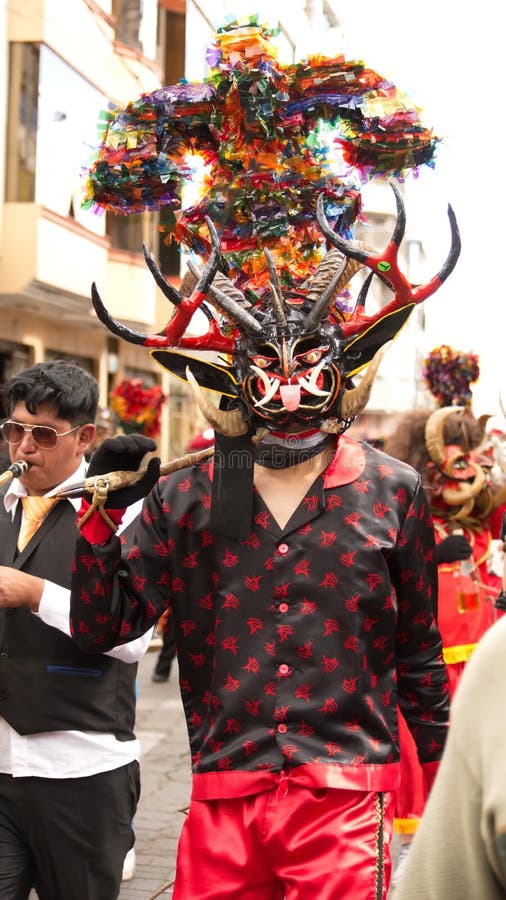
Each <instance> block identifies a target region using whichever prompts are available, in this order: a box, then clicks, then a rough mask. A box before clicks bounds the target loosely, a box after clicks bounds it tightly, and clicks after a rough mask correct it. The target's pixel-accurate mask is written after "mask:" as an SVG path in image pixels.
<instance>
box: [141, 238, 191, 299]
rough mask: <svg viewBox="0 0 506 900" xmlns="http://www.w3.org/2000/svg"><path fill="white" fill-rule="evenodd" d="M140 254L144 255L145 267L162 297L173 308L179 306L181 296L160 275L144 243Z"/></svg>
mask: <svg viewBox="0 0 506 900" xmlns="http://www.w3.org/2000/svg"><path fill="white" fill-rule="evenodd" d="M142 252H143V253H144V259H145V261H146V265H147V267H148V269H149V271H150V272H151V274H152V276H153V278H154V279H155V281H156V283H157V285H158V287H159V288H160V290H161V292H162V294H163V295H164V297H167V299H168V300H170V302H171V303H173V304H174V306H179V304H180V303H181V300H182V299H183V298H182V296H181V294H180V293H179V291H177V290H176V288H175V287H173V286H172V285H171V284H170V282H168V281H167V279H166V278H165V276H164V275H163V274H162V272H161V270H160V268H159V266H158V264H157V262H156V261H155V258H154V256H153V254H152V253H151V250H150V249H149V247H148V246H147V244H145V243H143V244H142Z"/></svg>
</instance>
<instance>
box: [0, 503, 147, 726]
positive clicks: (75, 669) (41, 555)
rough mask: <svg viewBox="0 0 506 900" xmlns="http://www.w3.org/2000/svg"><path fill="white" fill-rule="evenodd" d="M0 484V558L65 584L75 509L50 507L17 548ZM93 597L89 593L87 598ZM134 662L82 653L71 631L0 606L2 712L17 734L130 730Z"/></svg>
mask: <svg viewBox="0 0 506 900" xmlns="http://www.w3.org/2000/svg"><path fill="white" fill-rule="evenodd" d="M5 490H6V488H4V489H2V490H1V491H0V563H1V564H2V565H4V566H14V567H15V568H17V569H22V571H24V572H29V573H30V574H31V575H38V576H39V577H40V578H47V579H48V580H49V581H53V582H54V583H55V584H59V585H61V586H62V587H65V588H69V587H70V575H71V567H72V560H73V557H74V549H75V542H76V538H77V534H78V531H77V527H76V513H75V510H74V507H73V506H72V504H71V503H69V502H68V501H67V500H60V502H59V503H57V504H56V506H55V507H54V508H53V509H52V510H51V512H50V513H49V514H48V516H47V517H46V519H45V521H44V522H43V524H42V525H41V527H40V528H39V530H38V531H36V532H35V534H34V536H33V537H32V539H31V541H30V542H29V543H28V544H27V546H26V547H25V549H24V550H23V552H22V553H20V554H17V550H16V544H17V536H18V532H19V524H20V521H21V504H20V503H19V504H18V509H17V511H16V517H15V521H14V523H13V522H12V517H11V514H10V513H6V511H5V507H4V494H5ZM92 602H93V601H92ZM136 673H137V665H136V664H135V663H132V664H130V663H123V662H121V661H119V660H116V659H112V658H111V657H109V656H104V655H103V654H93V655H89V654H87V653H82V652H81V650H79V649H78V647H77V646H76V645H75V644H74V642H73V641H72V640H71V638H69V637H67V636H66V635H65V634H63V632H61V631H58V629H57V628H51V627H50V626H49V625H46V624H45V623H44V622H42V620H41V619H40V618H39V617H38V616H35V615H34V614H33V613H32V612H30V610H29V609H27V608H26V607H20V608H9V609H1V610H0V716H2V717H3V718H4V719H5V720H6V721H7V722H8V723H9V725H11V726H12V727H13V728H14V729H15V730H16V731H17V732H18V734H37V733H39V732H43V731H68V730H76V731H98V732H103V733H107V734H114V735H115V736H116V737H117V738H118V739H119V740H130V739H132V738H133V737H134V732H133V729H134V722H135V677H136Z"/></svg>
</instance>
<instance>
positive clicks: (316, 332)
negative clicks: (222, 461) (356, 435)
mask: <svg viewBox="0 0 506 900" xmlns="http://www.w3.org/2000/svg"><path fill="white" fill-rule="evenodd" d="M391 186H392V190H393V191H394V194H395V199H396V205H397V221H396V226H395V230H394V233H393V235H392V238H391V240H390V242H389V244H388V246H387V247H386V249H385V250H384V252H382V253H376V252H375V251H374V250H372V249H371V248H369V247H367V246H366V245H365V244H361V243H358V242H355V241H346V240H344V239H343V238H342V237H340V236H339V235H337V234H336V233H335V232H334V231H333V230H332V228H331V227H330V224H329V222H328V220H327V217H326V214H325V208H324V197H323V194H322V195H320V197H319V199H318V204H317V221H318V225H319V228H320V230H321V232H322V233H323V234H324V236H325V237H326V239H327V241H328V243H329V244H330V245H331V249H330V250H329V251H328V252H327V254H326V256H325V257H324V259H323V260H322V262H321V264H320V266H319V268H318V270H317V272H316V273H315V275H314V276H313V278H311V279H310V280H308V281H307V282H305V283H304V284H303V285H301V288H300V290H298V291H296V292H283V290H282V287H281V283H280V279H279V277H278V274H277V271H276V267H275V264H274V261H273V258H272V256H271V254H270V252H269V250H268V249H266V250H265V255H266V259H267V265H268V268H269V276H270V282H269V291H268V292H267V293H266V294H265V295H264V296H263V297H262V299H261V301H260V302H255V303H253V302H252V301H250V300H249V299H248V297H247V296H246V295H245V294H243V293H242V292H241V291H240V290H238V289H237V288H236V287H235V286H234V285H233V283H232V282H231V281H229V279H228V278H227V277H226V276H225V275H224V274H223V273H222V272H221V271H220V263H222V259H221V254H220V240H219V237H218V235H217V233H216V230H215V228H214V226H213V223H212V222H211V221H210V219H207V220H206V221H207V225H208V229H209V234H210V239H211V247H212V250H211V254H210V256H209V259H208V262H207V263H206V265H205V266H204V268H203V269H202V270H198V269H197V268H196V267H195V266H194V265H193V264H190V275H189V277H186V278H185V279H184V281H185V282H186V285H188V282H191V283H192V287H190V288H189V289H188V287H187V293H188V295H187V296H185V295H184V293H179V292H178V291H177V290H176V289H175V288H173V287H172V285H170V284H169V283H168V282H167V281H166V279H165V278H164V277H163V275H162V274H161V272H160V270H159V268H158V266H157V265H156V263H155V261H154V259H153V257H152V256H151V254H150V253H149V251H148V250H147V249H146V248H145V257H146V262H147V265H148V266H149V268H150V270H151V272H152V274H153V276H154V278H155V280H156V282H157V284H158V285H159V287H160V288H161V290H162V291H163V293H164V294H165V296H166V297H167V298H168V299H169V300H170V301H171V302H172V303H173V304H174V306H175V311H174V314H173V316H172V318H171V319H170V320H169V322H168V324H167V326H166V328H165V330H164V331H163V332H161V333H159V334H154V335H148V334H142V333H140V332H135V331H132V330H130V329H128V328H126V327H125V326H124V325H122V324H121V323H119V322H118V321H116V320H115V319H113V318H112V317H111V316H110V315H109V313H108V312H107V310H106V308H105V306H104V304H103V303H102V301H101V299H100V296H99V294H98V292H97V289H96V287H95V285H93V288H92V297H93V304H94V307H95V310H96V312H97V315H98V317H99V318H100V319H101V321H102V322H103V323H104V324H105V325H106V326H107V327H108V328H109V330H110V331H112V333H113V334H115V335H117V336H118V337H121V338H123V339H125V340H127V341H130V342H131V343H135V344H141V345H143V346H145V347H148V348H150V349H151V355H152V356H153V358H154V359H156V360H157V361H158V362H159V363H160V364H161V365H162V366H163V367H164V368H165V369H167V370H168V371H169V372H171V373H172V374H173V375H176V376H177V377H179V378H181V379H183V380H186V381H188V382H189V384H190V385H191V387H192V389H193V391H194V393H195V396H196V399H197V402H198V404H199V406H200V408H201V410H202V411H203V413H204V415H205V416H206V417H207V419H208V420H209V422H210V424H211V425H212V426H213V428H214V429H215V431H216V432H217V434H222V435H225V436H227V437H239V436H241V435H246V434H249V435H254V434H255V432H258V431H259V432H260V433H262V432H263V431H264V430H265V429H267V430H272V429H282V430H286V429H288V428H290V429H293V427H295V428H300V429H303V428H304V427H308V426H311V427H316V428H319V429H321V430H322V431H327V432H334V433H339V432H341V431H343V430H344V428H346V427H347V425H348V424H349V423H350V422H351V421H352V420H353V418H354V417H355V416H356V415H357V414H358V413H360V412H361V411H362V409H363V408H364V407H365V405H366V403H367V401H368V399H369V396H370V392H371V388H372V383H373V380H374V376H375V374H376V371H377V368H378V365H379V362H380V359H381V355H382V348H383V347H384V345H385V344H386V343H387V342H389V341H390V340H391V339H392V338H393V337H395V335H396V334H397V332H398V331H399V329H400V328H401V327H402V325H403V324H404V323H405V321H406V319H407V318H408V316H409V314H410V313H411V311H412V309H413V308H414V306H415V305H417V304H418V303H421V302H423V301H424V300H425V299H426V298H427V297H429V296H430V295H431V294H433V293H434V292H435V291H436V290H437V289H438V287H440V285H441V284H442V283H443V281H444V280H445V279H446V278H447V277H448V275H449V274H450V273H451V271H452V270H453V268H454V266H455V264H456V262H457V259H458V257H459V253H460V237H459V232H458V228H457V224H456V220H455V216H454V213H453V210H452V208H451V207H448V216H449V220H450V227H451V248H450V252H449V254H448V257H447V259H446V261H445V263H444V265H443V267H442V268H441V270H440V272H439V273H438V274H437V275H436V276H435V277H434V278H432V279H431V280H430V281H429V282H428V283H427V284H425V285H418V286H413V285H410V284H409V282H408V281H407V280H406V278H405V276H404V275H403V274H402V272H401V271H400V269H399V266H398V259H397V257H398V250H399V246H400V244H401V241H402V239H403V236H404V231H405V210H404V205H403V202H402V197H401V194H400V191H399V189H398V187H397V185H396V184H395V183H394V182H391ZM364 266H365V267H367V268H368V269H370V274H369V276H368V278H367V279H366V280H365V282H364V283H363V286H362V289H361V291H360V293H359V296H358V299H357V301H356V304H355V307H354V309H353V311H352V312H351V313H350V314H345V313H343V312H342V311H341V310H340V309H339V307H338V306H337V305H336V303H335V300H336V297H337V296H338V295H339V293H340V292H342V291H343V289H344V287H345V286H346V285H347V284H348V282H349V281H350V279H351V278H352V276H353V275H354V274H355V273H356V272H357V271H358V270H359V269H360V268H362V267H364ZM375 275H376V276H377V277H379V278H381V280H382V281H383V282H384V283H385V284H387V286H388V287H389V288H390V290H391V291H392V292H393V299H392V300H391V302H390V303H388V304H387V306H385V307H383V309H381V310H379V311H378V312H376V313H375V314H374V315H367V313H366V311H365V304H366V297H367V292H368V289H369V286H370V283H371V280H372V278H373V277H374V276H375ZM198 309H200V310H202V311H203V312H204V314H205V315H206V317H207V320H208V329H207V332H206V334H204V335H201V336H199V337H190V336H186V335H185V332H186V330H187V328H188V326H189V324H190V322H191V319H192V317H193V315H194V314H195V312H196V311H197V310H198ZM169 348H171V349H169ZM172 348H174V349H172ZM175 348H178V349H181V350H184V351H192V350H214V351H217V352H218V353H219V354H224V355H225V358H226V359H227V360H228V361H227V362H223V363H211V362H209V361H208V360H205V359H199V358H196V357H193V356H188V355H186V353H179V352H175ZM369 364H370V365H369ZM367 366H369V368H368V369H367V371H366V372H365V374H364V377H363V378H362V380H361V382H360V383H359V385H358V386H357V387H353V386H351V381H350V379H351V378H352V377H353V376H354V375H355V374H356V373H358V372H360V371H361V370H362V369H364V368H365V367H367ZM203 388H204V389H207V390H210V391H215V392H217V393H219V394H220V395H222V397H223V398H226V399H225V400H224V401H222V403H221V408H220V409H218V408H217V407H216V405H215V404H214V403H212V402H210V400H209V399H208V398H207V397H206V395H205V393H204V391H203V390H202V389H203Z"/></svg>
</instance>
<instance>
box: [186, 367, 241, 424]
mask: <svg viewBox="0 0 506 900" xmlns="http://www.w3.org/2000/svg"><path fill="white" fill-rule="evenodd" d="M186 378H187V380H188V384H189V385H190V387H191V389H192V392H193V396H194V397H195V402H196V403H197V406H198V407H199V409H200V411H201V413H202V415H203V416H205V418H206V419H207V421H208V422H209V424H210V425H211V426H212V427H213V428H214V430H215V431H217V432H218V434H223V435H225V437H239V435H242V434H247V433H248V425H247V424H246V422H244V420H243V418H242V416H241V411H240V410H239V409H231V410H228V411H227V410H223V409H218V408H217V407H216V406H215V405H214V403H212V402H211V401H210V400H209V399H208V397H206V395H205V393H204V391H203V389H202V388H201V387H200V384H199V383H198V381H197V379H196V378H195V376H194V375H193V373H192V372H191V369H190V367H189V366H187V367H186Z"/></svg>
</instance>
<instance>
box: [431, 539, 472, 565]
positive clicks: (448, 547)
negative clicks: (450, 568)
mask: <svg viewBox="0 0 506 900" xmlns="http://www.w3.org/2000/svg"><path fill="white" fill-rule="evenodd" d="M472 552H473V548H472V547H471V544H470V543H469V541H468V540H467V538H466V537H465V536H464V535H463V534H450V535H448V537H447V538H445V539H444V541H441V543H440V544H437V546H436V562H437V564H438V565H439V563H450V562H455V560H457V559H468V557H470V556H471V554H472Z"/></svg>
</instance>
